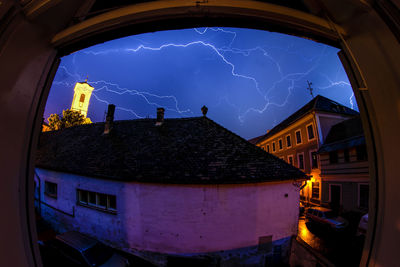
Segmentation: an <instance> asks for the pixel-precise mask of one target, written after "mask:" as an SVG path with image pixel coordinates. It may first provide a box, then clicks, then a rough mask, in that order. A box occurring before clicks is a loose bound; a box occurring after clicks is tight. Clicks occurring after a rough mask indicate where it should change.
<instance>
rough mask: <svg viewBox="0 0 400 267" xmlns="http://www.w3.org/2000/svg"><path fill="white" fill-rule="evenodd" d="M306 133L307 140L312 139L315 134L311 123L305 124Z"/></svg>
mask: <svg viewBox="0 0 400 267" xmlns="http://www.w3.org/2000/svg"><path fill="white" fill-rule="evenodd" d="M306 128H307V135H308V141H311V140H314V139H315V135H314V128H313V126H312V124H309V125H307V127H306Z"/></svg>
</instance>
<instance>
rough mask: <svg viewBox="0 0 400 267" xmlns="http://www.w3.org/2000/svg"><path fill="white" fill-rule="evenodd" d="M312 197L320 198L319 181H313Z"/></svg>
mask: <svg viewBox="0 0 400 267" xmlns="http://www.w3.org/2000/svg"><path fill="white" fill-rule="evenodd" d="M311 198H315V199H319V182H313V183H312V192H311Z"/></svg>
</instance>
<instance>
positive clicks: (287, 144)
mask: <svg viewBox="0 0 400 267" xmlns="http://www.w3.org/2000/svg"><path fill="white" fill-rule="evenodd" d="M291 146H292V140H291V138H290V135H288V136H286V147H291Z"/></svg>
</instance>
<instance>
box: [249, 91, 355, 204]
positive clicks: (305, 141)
mask: <svg viewBox="0 0 400 267" xmlns="http://www.w3.org/2000/svg"><path fill="white" fill-rule="evenodd" d="M357 114H358V112H356V111H354V110H352V109H349V108H347V107H345V106H343V105H341V104H339V103H337V102H335V101H333V100H330V99H328V98H326V97H323V96H320V95H318V96H316V97H315V98H314V99H312V100H311V101H310V102H309V103H307V104H306V105H304V106H303V107H302V108H300V109H299V110H298V111H296V112H295V113H293V114H292V115H291V116H289V117H288V118H287V119H285V120H284V121H282V122H281V123H279V124H278V125H277V126H275V127H274V128H273V129H271V130H269V131H267V134H265V135H262V136H259V137H257V138H253V139H251V140H250V141H251V142H252V143H253V144H255V145H257V146H259V147H261V148H262V149H264V150H265V151H267V152H269V153H271V154H273V155H274V156H276V157H278V158H280V159H282V160H284V161H286V162H287V163H289V164H291V165H293V166H295V167H297V168H299V169H300V170H302V171H304V172H305V173H306V174H307V175H308V176H309V178H310V179H309V180H308V181H307V182H306V184H304V185H303V187H302V190H301V191H300V197H301V199H302V200H303V201H305V202H307V203H310V204H318V205H319V204H321V203H322V196H321V194H322V187H321V182H322V181H321V161H320V158H319V156H318V150H319V148H320V147H321V146H322V145H323V144H324V141H325V139H326V136H327V135H328V133H329V131H330V129H331V127H332V126H333V125H335V124H337V123H339V122H341V121H344V120H346V119H349V118H351V117H353V116H356V115H357Z"/></svg>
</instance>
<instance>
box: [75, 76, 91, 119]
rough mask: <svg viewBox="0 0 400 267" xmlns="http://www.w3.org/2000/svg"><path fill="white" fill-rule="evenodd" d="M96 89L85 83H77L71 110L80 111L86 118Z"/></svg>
mask: <svg viewBox="0 0 400 267" xmlns="http://www.w3.org/2000/svg"><path fill="white" fill-rule="evenodd" d="M93 89H94V87H92V86H90V85H89V84H88V83H87V79H86V80H85V81H84V82H81V83H79V82H78V83H76V84H75V88H74V98H73V100H72V105H71V110H76V111H79V112H80V113H81V114H83V115H84V116H85V118H86V116H87V111H88V108H89V101H90V97H91V96H92V92H93Z"/></svg>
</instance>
